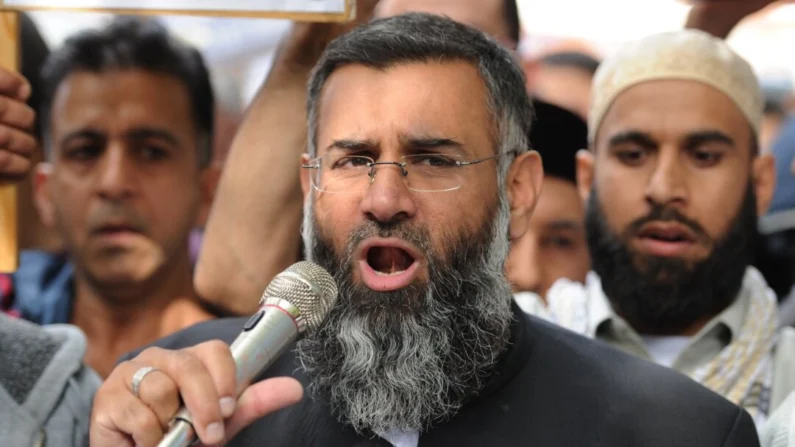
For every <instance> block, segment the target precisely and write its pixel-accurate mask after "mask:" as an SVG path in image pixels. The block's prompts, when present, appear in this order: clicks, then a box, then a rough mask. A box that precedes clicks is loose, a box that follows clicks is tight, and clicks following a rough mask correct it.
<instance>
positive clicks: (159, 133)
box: [124, 127, 179, 146]
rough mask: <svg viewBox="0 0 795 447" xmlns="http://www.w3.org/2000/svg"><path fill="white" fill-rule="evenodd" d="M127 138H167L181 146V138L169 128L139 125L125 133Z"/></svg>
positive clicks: (168, 140)
mask: <svg viewBox="0 0 795 447" xmlns="http://www.w3.org/2000/svg"><path fill="white" fill-rule="evenodd" d="M124 136H125V138H129V139H131V140H146V139H149V138H154V139H159V140H165V141H166V142H167V143H169V144H171V145H173V146H179V140H178V139H177V137H176V136H174V134H172V133H171V132H169V131H167V130H163V129H157V128H152V127H139V128H135V129H131V130H129V131H127V132H125V134H124Z"/></svg>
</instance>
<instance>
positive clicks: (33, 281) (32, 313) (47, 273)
mask: <svg viewBox="0 0 795 447" xmlns="http://www.w3.org/2000/svg"><path fill="white" fill-rule="evenodd" d="M73 277H74V269H73V267H72V264H71V263H70V262H69V260H68V258H67V256H66V255H65V254H53V253H47V252H44V251H39V250H26V251H23V252H22V253H21V254H20V262H19V268H18V269H17V271H16V272H14V273H13V274H12V275H11V287H10V288H9V290H8V293H10V294H11V295H12V296H11V299H6V300H5V301H8V305H9V306H10V308H11V309H13V310H16V311H18V312H19V313H20V314H21V316H22V317H23V318H25V319H26V320H29V321H32V322H34V323H37V324H53V323H66V322H67V321H68V316H69V313H70V309H71V298H72V280H73Z"/></svg>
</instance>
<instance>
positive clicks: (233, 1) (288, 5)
mask: <svg viewBox="0 0 795 447" xmlns="http://www.w3.org/2000/svg"><path fill="white" fill-rule="evenodd" d="M346 3H348V2H347V1H346V0H50V1H47V0H0V6H2V7H4V8H9V9H54V10H98V11H99V10H108V11H129V12H130V13H134V12H136V11H147V12H157V11H164V12H174V13H180V12H185V13H189V12H199V13H215V12H223V13H237V14H252V15H268V14H333V15H344V14H346V13H347V9H346Z"/></svg>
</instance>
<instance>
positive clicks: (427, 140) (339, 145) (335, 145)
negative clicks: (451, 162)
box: [326, 135, 464, 152]
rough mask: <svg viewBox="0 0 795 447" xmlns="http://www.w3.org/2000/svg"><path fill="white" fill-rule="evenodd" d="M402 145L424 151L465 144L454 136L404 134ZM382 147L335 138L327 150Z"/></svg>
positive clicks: (368, 141)
mask: <svg viewBox="0 0 795 447" xmlns="http://www.w3.org/2000/svg"><path fill="white" fill-rule="evenodd" d="M399 140H400V145H401V146H402V147H403V148H405V149H407V150H408V151H410V152H422V151H426V150H430V149H442V148H452V149H456V150H461V149H462V148H463V147H464V145H463V144H461V143H460V142H458V141H456V140H455V139H452V138H438V137H409V136H406V135H402V136H400V138H399ZM380 147H381V144H380V143H378V142H376V141H373V140H351V139H340V140H334V141H333V142H332V143H331V144H330V145H328V147H327V148H326V150H327V151H330V150H332V149H338V150H344V151H350V152H356V151H375V150H378V149H379V148H380Z"/></svg>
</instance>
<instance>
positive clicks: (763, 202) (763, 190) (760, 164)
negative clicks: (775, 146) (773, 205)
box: [751, 154, 776, 216]
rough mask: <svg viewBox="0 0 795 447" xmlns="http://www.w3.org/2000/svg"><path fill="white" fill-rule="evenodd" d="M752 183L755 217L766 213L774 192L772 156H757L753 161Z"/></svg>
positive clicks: (774, 178) (773, 162) (774, 181)
mask: <svg viewBox="0 0 795 447" xmlns="http://www.w3.org/2000/svg"><path fill="white" fill-rule="evenodd" d="M751 169H752V170H753V180H752V181H753V182H754V185H753V186H754V192H755V193H756V208H757V209H756V211H757V213H758V214H757V215H759V216H763V215H764V214H765V213H767V209H768V207H769V206H770V202H771V201H772V200H773V193H774V192H775V191H776V162H775V159H774V158H773V155H772V154H764V155H759V156H758V157H756V158H755V159H754V161H753V166H752V168H751Z"/></svg>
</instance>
